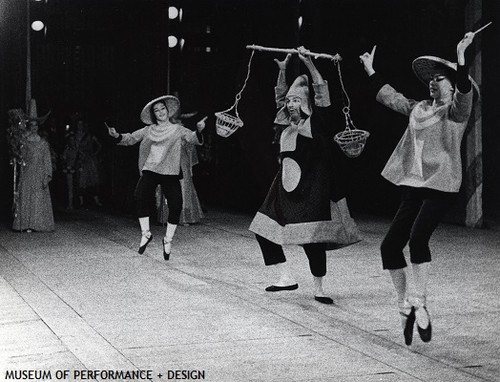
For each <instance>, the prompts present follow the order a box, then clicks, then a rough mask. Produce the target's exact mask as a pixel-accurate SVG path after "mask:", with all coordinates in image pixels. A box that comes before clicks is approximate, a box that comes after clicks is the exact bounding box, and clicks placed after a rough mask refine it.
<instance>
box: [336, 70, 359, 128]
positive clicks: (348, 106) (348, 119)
mask: <svg viewBox="0 0 500 382" xmlns="http://www.w3.org/2000/svg"><path fill="white" fill-rule="evenodd" d="M335 65H337V71H338V73H339V81H340V86H341V88H342V92H343V93H344V96H345V98H346V100H347V104H346V103H344V107H343V108H342V113H344V117H345V130H348V131H350V130H357V128H356V126H355V125H354V122H353V121H352V119H351V114H350V111H351V99H350V98H349V94H347V91H346V90H345V86H344V81H343V79H342V71H341V70H340V62H338V61H337V62H336V63H335ZM350 126H352V127H353V129H351V127H350Z"/></svg>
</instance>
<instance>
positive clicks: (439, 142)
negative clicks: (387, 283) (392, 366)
mask: <svg viewBox="0 0 500 382" xmlns="http://www.w3.org/2000/svg"><path fill="white" fill-rule="evenodd" d="M473 40H474V33H473V32H468V33H466V34H465V36H464V38H463V39H461V40H460V41H459V43H458V44H457V49H456V50H457V63H456V64H455V63H452V62H450V61H448V60H445V59H442V58H439V57H435V56H422V57H418V58H417V59H415V60H414V61H413V65H412V66H413V70H414V72H415V74H416V76H417V77H418V79H419V80H420V81H422V82H423V83H424V84H426V85H427V86H428V89H429V95H430V99H428V100H424V101H416V100H412V99H409V98H406V97H405V96H404V95H402V94H401V93H398V92H397V91H396V90H395V89H394V88H393V87H392V86H390V85H389V84H388V83H386V81H384V80H383V79H382V77H381V76H380V75H379V74H378V73H376V72H375V70H374V69H373V59H374V56H375V50H376V47H373V49H372V51H371V52H370V53H368V52H366V53H364V54H362V55H361V56H360V61H361V63H362V64H363V65H364V69H365V71H366V73H367V74H368V75H369V77H370V82H371V85H372V87H373V90H374V91H375V93H376V100H377V101H378V102H380V103H382V104H384V105H386V106H387V107H389V108H391V109H393V110H395V111H397V112H399V113H402V114H404V115H407V116H408V117H409V124H408V127H407V128H406V131H405V132H404V134H403V136H402V138H401V140H400V141H399V143H398V145H397V146H396V149H395V150H394V152H393V153H392V155H391V157H390V158H389V161H388V162H387V164H386V166H385V167H384V169H383V171H382V176H383V177H384V178H386V179H387V180H388V181H390V182H391V183H393V184H395V185H397V186H398V187H399V188H400V189H401V195H402V197H401V203H400V206H399V209H398V211H397V213H396V216H395V217H394V220H393V222H392V224H391V226H390V228H389V231H388V232H387V234H386V236H385V238H384V240H383V242H382V245H381V255H382V266H383V268H384V269H387V270H388V271H389V273H390V275H391V278H392V282H393V284H394V288H395V290H396V294H397V298H398V306H399V313H400V315H401V323H402V326H403V335H404V339H405V343H406V344H407V345H410V344H411V343H412V339H413V327H414V323H415V322H416V323H417V328H418V333H419V335H420V338H421V339H422V341H424V342H429V341H430V340H431V338H432V325H431V319H430V315H429V311H428V309H427V297H428V295H427V279H428V274H429V266H430V264H431V251H430V248H429V240H430V238H431V235H432V233H433V232H434V230H435V229H436V228H437V226H438V224H439V223H440V222H441V220H442V219H443V217H444V215H445V214H446V212H447V211H448V210H449V208H450V206H451V205H452V203H453V202H454V200H455V199H456V195H457V193H458V191H459V188H460V185H461V182H462V162H461V154H460V145H461V142H462V138H463V135H464V132H465V129H466V127H467V123H468V120H469V117H470V115H471V112H472V108H473V104H474V101H475V100H476V99H478V98H479V87H478V86H477V84H476V83H475V81H474V80H473V79H472V78H471V77H470V76H469V75H468V69H467V66H466V62H465V51H466V49H467V47H468V46H469V45H470V44H471V43H472V41H473ZM407 244H408V245H409V251H410V261H411V265H412V267H411V268H412V272H413V279H414V285H408V282H407V279H408V278H407V263H406V260H405V257H404V254H403V249H404V248H405V247H406V245H407Z"/></svg>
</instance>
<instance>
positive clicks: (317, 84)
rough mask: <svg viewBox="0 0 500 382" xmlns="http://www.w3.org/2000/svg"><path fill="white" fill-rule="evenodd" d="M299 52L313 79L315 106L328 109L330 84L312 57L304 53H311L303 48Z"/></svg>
mask: <svg viewBox="0 0 500 382" xmlns="http://www.w3.org/2000/svg"><path fill="white" fill-rule="evenodd" d="M297 50H298V51H299V58H300V60H301V61H302V62H303V63H304V65H305V66H306V68H307V69H308V70H309V73H310V74H311V79H312V86H313V89H314V104H315V105H316V106H319V107H328V106H330V105H331V102H330V93H329V90H328V83H327V82H326V81H325V80H324V79H323V76H322V75H321V73H320V72H319V71H318V69H317V68H316V65H314V62H313V61H312V59H311V56H310V55H304V54H303V53H306V52H309V51H308V50H307V49H306V48H304V47H303V46H301V47H299V48H297Z"/></svg>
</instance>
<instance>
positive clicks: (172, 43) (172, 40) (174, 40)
mask: <svg viewBox="0 0 500 382" xmlns="http://www.w3.org/2000/svg"><path fill="white" fill-rule="evenodd" d="M178 42H179V40H178V39H177V37H175V36H168V47H169V48H174V47H175V46H176V45H177V43H178Z"/></svg>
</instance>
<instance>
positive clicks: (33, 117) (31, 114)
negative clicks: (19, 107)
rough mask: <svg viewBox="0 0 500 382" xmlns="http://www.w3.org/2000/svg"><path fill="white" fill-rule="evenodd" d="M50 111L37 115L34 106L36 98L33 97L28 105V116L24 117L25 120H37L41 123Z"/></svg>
mask: <svg viewBox="0 0 500 382" xmlns="http://www.w3.org/2000/svg"><path fill="white" fill-rule="evenodd" d="M50 112H51V110H49V111H48V112H47V114H45V115H44V116H42V117H39V116H38V111H37V108H36V100H35V99H34V98H33V99H31V100H30V106H29V110H28V116H27V117H26V122H31V121H36V122H38V124H39V125H41V124H43V123H44V122H45V121H46V120H47V118H48V117H49V115H50Z"/></svg>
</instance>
